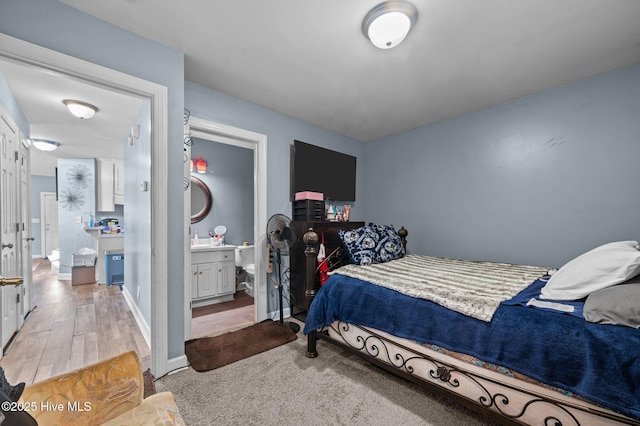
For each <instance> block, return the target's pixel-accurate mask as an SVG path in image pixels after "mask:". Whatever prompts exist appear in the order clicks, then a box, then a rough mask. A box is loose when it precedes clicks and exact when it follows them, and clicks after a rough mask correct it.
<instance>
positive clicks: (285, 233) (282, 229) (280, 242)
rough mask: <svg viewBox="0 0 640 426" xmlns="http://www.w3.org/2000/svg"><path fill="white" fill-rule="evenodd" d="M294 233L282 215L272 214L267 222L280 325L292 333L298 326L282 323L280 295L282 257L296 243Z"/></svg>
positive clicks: (289, 221) (289, 220)
mask: <svg viewBox="0 0 640 426" xmlns="http://www.w3.org/2000/svg"><path fill="white" fill-rule="evenodd" d="M296 239H297V236H296V233H295V231H294V230H293V229H292V228H291V219H289V218H288V217H287V216H285V215H283V214H274V215H273V216H271V217H270V218H269V220H268V221H267V241H268V242H269V246H270V247H271V249H272V250H273V251H274V252H275V254H276V262H275V267H276V276H277V279H278V283H277V285H278V297H279V299H280V324H286V325H287V326H289V328H291V330H293V332H294V333H297V332H298V331H300V326H299V325H298V324H296V323H294V322H286V323H285V322H284V314H283V309H284V301H283V295H282V256H283V255H284V256H288V255H289V250H290V248H292V247H293V246H294V245H295V243H296Z"/></svg>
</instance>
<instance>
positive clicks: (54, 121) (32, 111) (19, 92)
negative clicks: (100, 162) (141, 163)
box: [0, 59, 142, 176]
mask: <svg viewBox="0 0 640 426" xmlns="http://www.w3.org/2000/svg"><path fill="white" fill-rule="evenodd" d="M0 74H2V76H3V77H4V79H5V80H6V81H7V84H8V85H9V87H10V89H11V92H12V93H13V95H14V96H15V98H16V99H17V101H18V104H19V105H20V108H21V109H22V111H23V112H24V114H25V116H26V117H27V120H28V121H29V124H30V133H31V134H30V137H31V138H32V139H49V140H54V141H56V142H60V144H61V145H60V147H59V148H58V149H57V150H55V151H52V152H42V151H38V150H37V149H35V148H32V149H31V171H32V174H34V175H43V176H53V175H54V174H55V167H56V163H57V159H58V158H116V159H122V158H123V155H124V143H125V142H126V141H127V138H128V135H129V132H130V130H131V125H132V124H133V122H134V119H135V117H136V115H137V114H138V111H139V109H140V107H141V105H142V99H138V98H134V97H131V96H128V95H123V94H120V93H117V92H113V91H109V90H105V89H102V88H99V87H95V86H92V85H89V84H87V83H85V82H80V81H77V80H74V79H72V78H70V77H66V76H63V75H60V74H56V73H54V72H51V71H45V70H42V69H40V68H35V67H32V66H27V65H24V64H18V63H15V62H10V61H8V60H5V59H0ZM63 99H77V100H81V101H84V102H88V103H90V104H92V105H95V106H96V107H98V112H97V113H96V115H95V116H94V117H93V118H91V119H88V120H81V119H79V118H76V117H74V116H73V115H71V114H70V113H69V111H68V110H67V107H66V106H65V105H64V104H63V103H62V100H63Z"/></svg>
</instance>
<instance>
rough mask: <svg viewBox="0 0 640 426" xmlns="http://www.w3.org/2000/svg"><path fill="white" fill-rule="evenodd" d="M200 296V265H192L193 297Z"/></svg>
mask: <svg viewBox="0 0 640 426" xmlns="http://www.w3.org/2000/svg"><path fill="white" fill-rule="evenodd" d="M197 297H198V265H191V298H192V299H196V298H197Z"/></svg>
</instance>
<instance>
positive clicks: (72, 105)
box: [62, 99, 98, 119]
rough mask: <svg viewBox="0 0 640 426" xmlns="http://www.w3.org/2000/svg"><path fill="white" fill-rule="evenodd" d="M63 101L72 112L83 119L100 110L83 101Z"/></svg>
mask: <svg viewBox="0 0 640 426" xmlns="http://www.w3.org/2000/svg"><path fill="white" fill-rule="evenodd" d="M62 103H63V104H65V105H66V106H67V108H69V112H71V114H73V115H75V116H76V117H78V118H82V119H85V118H91V117H93V116H94V115H95V113H96V112H97V111H98V108H97V107H95V106H93V105H91V104H88V103H86V102H82V101H76V100H73V99H65V100H63V101H62Z"/></svg>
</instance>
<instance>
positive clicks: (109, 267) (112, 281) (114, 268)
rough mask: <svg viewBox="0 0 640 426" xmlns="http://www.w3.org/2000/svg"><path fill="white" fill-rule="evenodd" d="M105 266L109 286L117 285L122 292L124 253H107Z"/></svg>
mask: <svg viewBox="0 0 640 426" xmlns="http://www.w3.org/2000/svg"><path fill="white" fill-rule="evenodd" d="M104 266H105V273H106V274H107V286H110V285H117V286H118V287H120V290H122V284H124V253H106V254H105V262H104Z"/></svg>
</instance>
